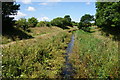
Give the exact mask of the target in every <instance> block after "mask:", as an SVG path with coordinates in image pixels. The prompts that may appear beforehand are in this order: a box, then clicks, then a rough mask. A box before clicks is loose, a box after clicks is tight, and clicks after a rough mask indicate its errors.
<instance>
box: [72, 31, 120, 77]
mask: <svg viewBox="0 0 120 80" xmlns="http://www.w3.org/2000/svg"><path fill="white" fill-rule="evenodd" d="M70 57H71V61H72V63H73V65H74V67H75V68H76V75H75V76H74V78H118V68H119V66H118V44H117V42H114V41H112V40H109V39H103V38H102V39H98V38H96V37H94V36H93V35H92V34H90V33H87V32H84V31H82V30H80V31H77V32H76V33H75V45H74V49H73V54H71V56H70Z"/></svg>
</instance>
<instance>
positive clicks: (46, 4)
mask: <svg viewBox="0 0 120 80" xmlns="http://www.w3.org/2000/svg"><path fill="white" fill-rule="evenodd" d="M39 5H48V3H45V2H44V3H40V4H39Z"/></svg>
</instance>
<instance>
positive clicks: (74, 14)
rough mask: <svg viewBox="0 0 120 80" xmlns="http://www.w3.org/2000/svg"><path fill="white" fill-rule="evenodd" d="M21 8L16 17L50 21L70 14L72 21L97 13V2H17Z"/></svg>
mask: <svg viewBox="0 0 120 80" xmlns="http://www.w3.org/2000/svg"><path fill="white" fill-rule="evenodd" d="M17 4H20V10H18V13H17V15H16V16H14V17H15V19H16V20H18V19H20V18H26V19H28V18H31V17H35V18H37V19H38V20H39V21H45V20H46V21H50V20H52V19H54V18H56V17H64V16H65V15H70V17H71V18H72V21H76V22H79V21H80V18H81V17H82V16H83V15H84V14H91V15H95V13H96V8H95V2H29V1H28V2H25V0H24V2H17Z"/></svg>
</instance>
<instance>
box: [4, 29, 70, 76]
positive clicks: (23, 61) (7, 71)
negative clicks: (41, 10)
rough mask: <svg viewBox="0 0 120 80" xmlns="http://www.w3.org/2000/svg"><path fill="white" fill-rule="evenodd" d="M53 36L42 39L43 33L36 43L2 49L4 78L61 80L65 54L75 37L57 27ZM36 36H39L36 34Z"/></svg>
mask: <svg viewBox="0 0 120 80" xmlns="http://www.w3.org/2000/svg"><path fill="white" fill-rule="evenodd" d="M45 29H46V28H45ZM55 29H56V30H55ZM46 30H47V29H46ZM52 30H53V31H52ZM48 31H49V30H48ZM48 31H47V32H48ZM50 32H51V33H50V34H48V33H47V34H46V35H41V33H40V32H39V34H40V35H39V36H38V35H37V36H36V37H35V38H34V39H27V40H22V41H15V42H14V43H13V44H12V45H11V43H8V44H9V45H7V44H6V45H4V46H2V55H3V58H2V72H3V77H8V78H57V77H60V73H61V68H62V67H63V64H64V61H65V60H64V55H63V54H64V53H65V49H66V47H67V43H69V41H70V37H71V34H70V33H68V32H67V31H64V30H62V29H59V28H54V27H53V29H51V31H50ZM34 34H36V33H35V32H34Z"/></svg>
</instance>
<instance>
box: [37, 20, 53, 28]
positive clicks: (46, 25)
mask: <svg viewBox="0 0 120 80" xmlns="http://www.w3.org/2000/svg"><path fill="white" fill-rule="evenodd" d="M50 26H51V23H50V22H47V21H40V22H39V23H37V27H50Z"/></svg>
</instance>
